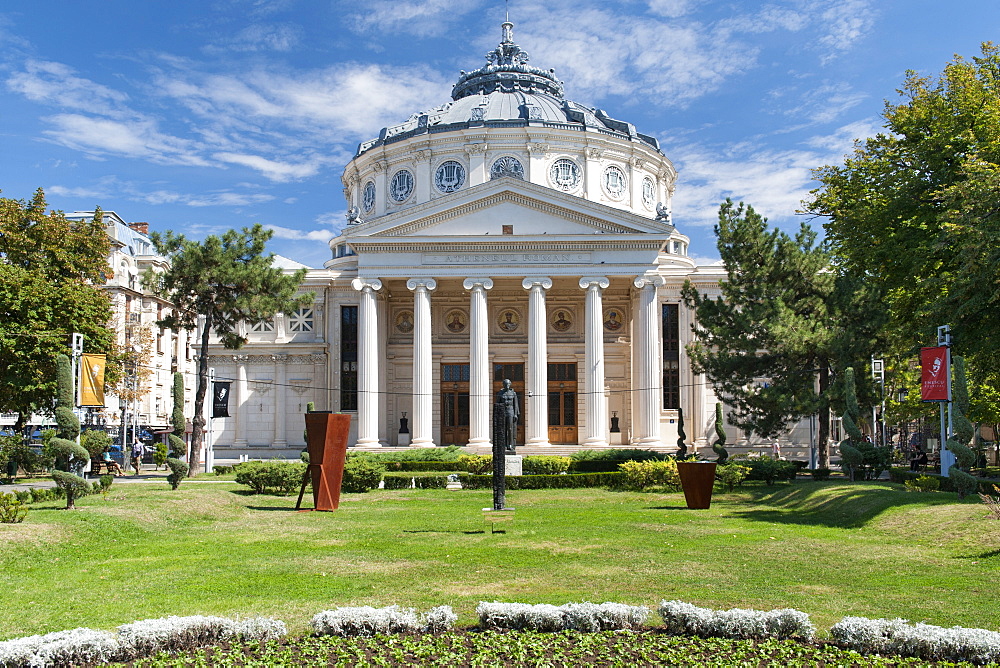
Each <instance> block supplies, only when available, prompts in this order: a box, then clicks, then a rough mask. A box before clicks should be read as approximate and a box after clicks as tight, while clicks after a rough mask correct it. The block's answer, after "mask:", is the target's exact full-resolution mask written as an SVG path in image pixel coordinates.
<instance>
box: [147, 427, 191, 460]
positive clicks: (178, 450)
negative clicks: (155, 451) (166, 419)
mask: <svg viewBox="0 0 1000 668" xmlns="http://www.w3.org/2000/svg"><path fill="white" fill-rule="evenodd" d="M167 441H169V442H170V446H169V448H168V452H167V457H174V458H175V459H180V458H181V457H183V456H184V455H186V454H187V445H186V444H185V443H184V439H183V438H181V437H180V436H177V435H175V434H167ZM154 462H155V459H154ZM164 462H166V460H164Z"/></svg>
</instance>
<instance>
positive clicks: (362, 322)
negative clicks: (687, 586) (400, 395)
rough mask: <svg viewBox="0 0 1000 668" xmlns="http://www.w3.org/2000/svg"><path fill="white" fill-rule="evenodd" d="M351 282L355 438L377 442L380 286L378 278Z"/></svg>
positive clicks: (361, 443) (364, 442)
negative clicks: (354, 335)
mask: <svg viewBox="0 0 1000 668" xmlns="http://www.w3.org/2000/svg"><path fill="white" fill-rule="evenodd" d="M351 286H352V287H353V288H354V289H355V290H357V291H358V292H360V293H361V298H360V299H359V303H358V442H357V445H359V446H369V447H373V446H379V445H381V443H379V440H378V410H379V400H378V399H379V397H378V377H379V376H378V340H379V337H378V303H377V298H376V295H375V293H376V292H377V291H378V290H381V289H382V281H380V280H379V279H377V278H355V279H354V280H353V281H351Z"/></svg>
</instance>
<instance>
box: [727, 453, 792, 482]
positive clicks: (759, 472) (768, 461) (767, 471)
mask: <svg viewBox="0 0 1000 668" xmlns="http://www.w3.org/2000/svg"><path fill="white" fill-rule="evenodd" d="M739 463H740V464H742V465H744V466H749V467H750V475H748V476H747V480H763V481H764V484H766V485H767V486H768V487H770V486H771V485H773V484H774V482H775V481H776V480H795V474H796V472H797V471H798V469H797V467H796V466H795V464H793V463H792V462H787V461H784V460H781V459H773V458H771V457H768V456H766V455H765V456H763V457H755V458H753V459H740V460H739Z"/></svg>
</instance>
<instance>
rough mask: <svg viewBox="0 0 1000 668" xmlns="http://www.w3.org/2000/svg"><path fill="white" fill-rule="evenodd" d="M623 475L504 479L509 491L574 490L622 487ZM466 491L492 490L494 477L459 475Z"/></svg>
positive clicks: (517, 477)
mask: <svg viewBox="0 0 1000 668" xmlns="http://www.w3.org/2000/svg"><path fill="white" fill-rule="evenodd" d="M621 475H622V474H621V473H568V474H565V475H520V476H516V475H515V476H506V477H505V478H504V480H505V485H506V488H507V489H509V490H510V489H574V488H579V487H610V488H617V487H621V486H622V483H621ZM458 481H459V482H460V483H462V487H463V488H464V489H492V488H493V476H492V475H471V474H466V475H462V474H459V476H458Z"/></svg>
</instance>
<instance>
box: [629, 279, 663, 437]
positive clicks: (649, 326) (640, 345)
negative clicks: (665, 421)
mask: <svg viewBox="0 0 1000 668" xmlns="http://www.w3.org/2000/svg"><path fill="white" fill-rule="evenodd" d="M665 282H666V281H665V280H664V279H663V277H662V276H655V275H654V276H638V277H636V279H635V280H634V281H633V282H632V284H633V285H635V287H637V288H639V304H638V308H636V324H635V335H636V342H635V347H634V349H633V354H634V355H635V360H636V371H637V373H636V379H635V383H636V384H637V385H638V387H637V388H635V391H634V392H633V395H632V396H633V401H634V402H635V404H634V410H635V414H636V420H635V426H634V432H633V433H634V435H633V439H632V440H633V442H634V443H636V444H637V445H641V446H643V447H653V446H657V445H661V440H660V404H661V402H662V401H663V399H662V396H661V395H662V388H661V386H662V384H663V377H662V375H663V368H662V366H661V365H660V347H659V341H660V337H659V331H660V329H659V313H657V309H656V306H657V299H656V289H657V288H658V287H659V286H661V285H663V284H664V283H665Z"/></svg>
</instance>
